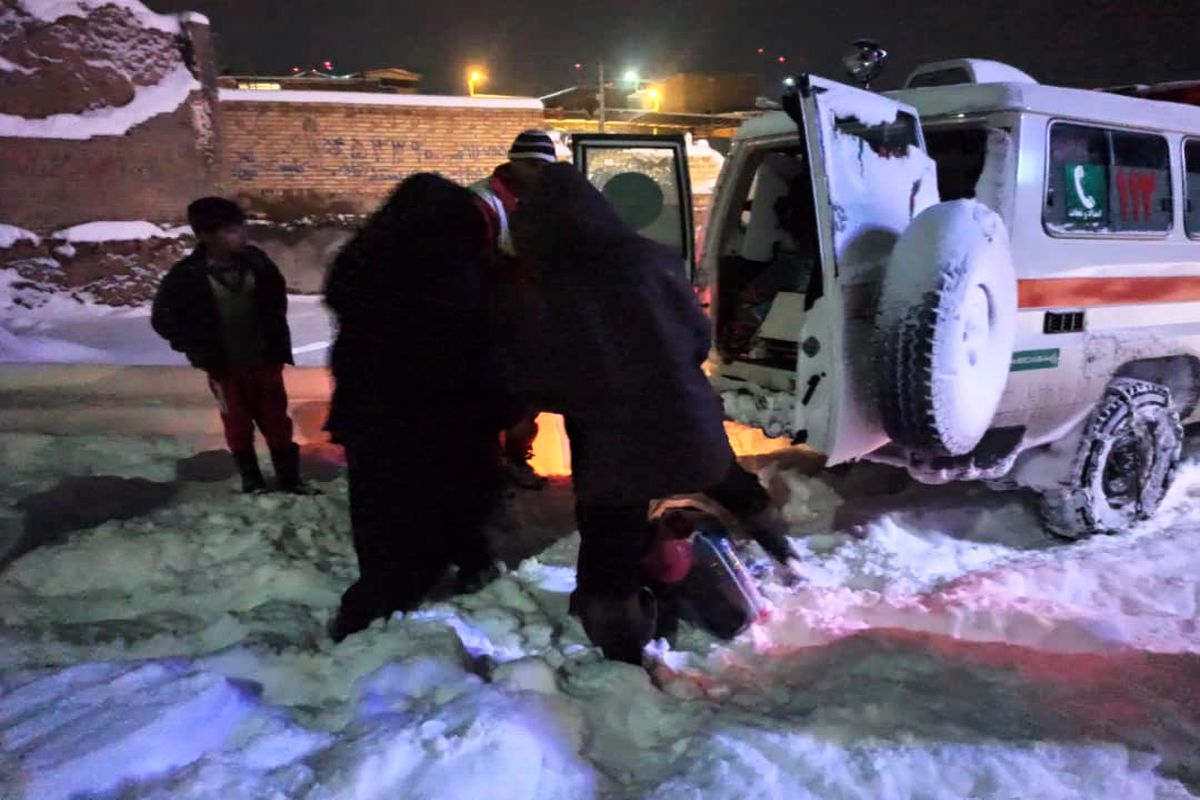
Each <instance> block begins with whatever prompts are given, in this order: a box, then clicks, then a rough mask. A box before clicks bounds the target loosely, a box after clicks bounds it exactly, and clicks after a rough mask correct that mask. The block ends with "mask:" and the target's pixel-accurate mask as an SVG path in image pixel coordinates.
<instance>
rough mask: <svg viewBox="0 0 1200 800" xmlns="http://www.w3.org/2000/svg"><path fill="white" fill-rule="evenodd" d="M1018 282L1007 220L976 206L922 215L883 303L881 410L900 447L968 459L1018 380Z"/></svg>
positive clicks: (899, 248) (907, 236)
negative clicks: (1014, 369)
mask: <svg viewBox="0 0 1200 800" xmlns="http://www.w3.org/2000/svg"><path fill="white" fill-rule="evenodd" d="M1016 323H1017V280H1016V272H1015V270H1014V269H1013V264H1012V256H1011V254H1010V250H1009V241H1008V231H1007V229H1006V228H1005V226H1004V222H1003V221H1002V220H1001V219H1000V217H999V216H997V215H996V213H995V212H993V211H992V210H991V209H989V208H988V207H987V206H984V205H983V204H981V203H978V202H976V201H974V200H956V201H953V202H948V203H939V204H938V205H935V206H931V207H929V208H927V209H925V211H923V212H921V213H920V214H919V215H918V216H917V217H916V219H914V220H913V222H912V224H911V225H909V227H908V229H907V230H906V231H905V232H904V234H903V235H902V236H901V237H900V241H899V242H897V244H896V247H895V249H894V250H893V251H892V256H891V259H890V261H889V263H888V268H887V273H886V275H885V278H884V282H883V287H882V292H881V294H880V300H879V324H878V333H877V340H876V353H877V354H878V356H879V357H880V359H881V361H882V364H881V368H882V369H881V380H880V383H879V395H880V412H881V417H882V420H883V426H884V430H885V431H886V432H887V434H888V436H889V437H891V439H892V441H893V442H895V443H897V444H899V445H901V446H902V447H904V448H907V449H908V450H910V451H914V452H919V453H925V454H929V455H951V456H958V455H965V454H967V453H969V452H971V451H972V450H973V449H975V446H976V445H978V444H979V441H980V440H981V439H982V438H983V435H984V434H985V433H987V430H988V428H989V427H990V426H991V423H992V419H993V417H994V416H995V414H996V408H997V407H998V406H999V404H1000V397H1001V395H1002V394H1003V393H1004V387H1005V385H1006V384H1007V382H1008V373H1009V368H1010V366H1011V363H1012V351H1013V340H1014V338H1015V336H1016Z"/></svg>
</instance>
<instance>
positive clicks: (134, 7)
mask: <svg viewBox="0 0 1200 800" xmlns="http://www.w3.org/2000/svg"><path fill="white" fill-rule="evenodd" d="M16 6H17V8H19V9H21V10H22V11H24V12H25V13H26V14H29V15H30V16H33V17H37V18H38V19H40V20H42V21H43V22H57V21H58V20H60V19H62V18H63V17H82V18H86V17H87V16H88V13H89V12H91V11H93V10H95V9H98V8H102V7H104V6H115V7H116V8H120V9H124V10H125V11H128V12H129V13H130V14H132V15H133V17H134V19H136V20H137V22H138V23H139V24H140V25H141V26H142V27H145V28H153V29H155V30H159V31H162V32H163V33H170V34H179V33H180V28H179V21H180V18H179V17H178V16H174V15H168V14H156V13H154V12H153V11H151V10H150V9H149V8H147V7H146V5H145V4H144V3H142V2H140V0H16ZM194 16H195V19H194V20H189V21H197V22H199V21H201V20H204V21H205V22H207V20H206V19H205V18H204V17H203V15H200V14H196V15H194Z"/></svg>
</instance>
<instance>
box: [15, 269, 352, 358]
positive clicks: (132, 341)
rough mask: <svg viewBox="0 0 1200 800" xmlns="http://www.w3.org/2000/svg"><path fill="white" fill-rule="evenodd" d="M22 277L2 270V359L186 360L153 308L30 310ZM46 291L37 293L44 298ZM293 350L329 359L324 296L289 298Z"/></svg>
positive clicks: (61, 305) (51, 303) (58, 302)
mask: <svg viewBox="0 0 1200 800" xmlns="http://www.w3.org/2000/svg"><path fill="white" fill-rule="evenodd" d="M19 285H20V279H19V278H18V277H17V275H16V273H14V272H13V271H11V270H0V362H35V363H47V362H50V363H73V364H142V365H186V364H187V361H186V360H185V359H184V357H183V356H182V354H180V353H176V352H174V351H173V350H171V348H170V347H168V346H167V343H166V342H165V341H163V340H162V339H160V338H159V336H158V334H156V333H155V332H154V331H153V330H152V329H151V328H150V307H149V306H148V305H147V306H142V307H135V308H116V307H113V306H104V305H99V304H94V303H80V302H77V301H75V300H73V299H71V298H69V297H66V296H65V295H62V294H58V295H54V296H51V297H50V298H49V300H48V301H47V303H48V304H47V305H42V306H40V307H38V308H35V309H29V308H26V307H24V306H22V305H20V304H19V303H18V302H17V300H18V299H19V298H20V296H21V290H20V289H19V288H14V287H15V286H19ZM43 297H44V296H43V295H37V296H36V299H37V301H38V302H41V301H42V299H43ZM288 322H289V324H290V325H291V330H292V348H293V350H292V352H293V355H294V356H295V359H296V363H297V364H298V365H301V366H323V365H325V364H327V363H328V362H329V353H328V349H329V345H330V342H331V341H332V338H333V337H332V334H331V325H330V318H329V315H328V313H327V312H326V311H325V308H324V307H323V306H322V305H321V300H320V298H319V297H314V296H302V295H294V296H292V297H290V298H289V299H288Z"/></svg>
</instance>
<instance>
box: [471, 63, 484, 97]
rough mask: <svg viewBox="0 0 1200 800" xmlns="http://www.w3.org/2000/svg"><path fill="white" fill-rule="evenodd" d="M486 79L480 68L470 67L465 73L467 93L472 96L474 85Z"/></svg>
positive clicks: (473, 94)
mask: <svg viewBox="0 0 1200 800" xmlns="http://www.w3.org/2000/svg"><path fill="white" fill-rule="evenodd" d="M486 81H487V75H484V74H483V71H482V70H478V69H472V70H471V71H470V72H468V73H467V94H469V95H470V96H471V97H474V96H475V87H476V85H478V84H480V83H484V82H486Z"/></svg>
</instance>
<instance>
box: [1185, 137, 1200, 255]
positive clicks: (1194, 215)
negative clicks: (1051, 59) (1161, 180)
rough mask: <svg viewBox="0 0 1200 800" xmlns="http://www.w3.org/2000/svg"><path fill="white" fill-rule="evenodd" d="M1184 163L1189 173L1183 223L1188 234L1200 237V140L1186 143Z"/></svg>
mask: <svg viewBox="0 0 1200 800" xmlns="http://www.w3.org/2000/svg"><path fill="white" fill-rule="evenodd" d="M1183 163H1184V170H1186V173H1187V182H1186V186H1185V188H1184V194H1185V195H1186V196H1187V199H1186V200H1185V201H1184V207H1183V224H1184V227H1185V228H1186V229H1187V233H1188V236H1195V237H1198V238H1200V140H1196V139H1191V140H1189V141H1188V142H1187V143H1186V144H1185V145H1184V147H1183Z"/></svg>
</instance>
